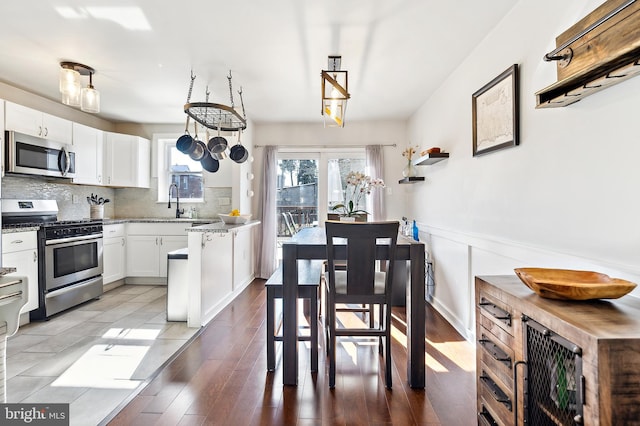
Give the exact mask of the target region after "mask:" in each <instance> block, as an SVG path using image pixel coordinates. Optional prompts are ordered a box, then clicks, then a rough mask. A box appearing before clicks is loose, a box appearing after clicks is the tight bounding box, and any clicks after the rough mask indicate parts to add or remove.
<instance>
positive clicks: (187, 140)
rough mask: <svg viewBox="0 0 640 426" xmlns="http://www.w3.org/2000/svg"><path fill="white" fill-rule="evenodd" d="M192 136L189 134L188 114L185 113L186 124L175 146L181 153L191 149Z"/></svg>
mask: <svg viewBox="0 0 640 426" xmlns="http://www.w3.org/2000/svg"><path fill="white" fill-rule="evenodd" d="M192 145H193V138H192V137H191V135H190V134H189V116H188V115H187V124H186V126H185V129H184V135H182V136H180V137H179V138H178V140H177V141H176V148H177V149H178V151H180V152H182V153H183V154H187V153H188V152H189V151H191V150H192V149H193V147H192Z"/></svg>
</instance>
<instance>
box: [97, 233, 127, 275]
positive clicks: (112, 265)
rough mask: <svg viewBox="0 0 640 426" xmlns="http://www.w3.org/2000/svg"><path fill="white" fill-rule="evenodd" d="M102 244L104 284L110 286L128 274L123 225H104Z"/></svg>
mask: <svg viewBox="0 0 640 426" xmlns="http://www.w3.org/2000/svg"><path fill="white" fill-rule="evenodd" d="M102 234H103V237H104V238H103V244H102V264H103V268H104V272H103V273H102V283H103V284H109V283H112V282H114V281H117V280H121V279H123V278H124V277H125V276H126V272H127V268H126V267H127V257H126V256H127V245H126V241H127V239H126V235H125V225H124V224H123V223H119V224H114V225H104V227H103V230H102Z"/></svg>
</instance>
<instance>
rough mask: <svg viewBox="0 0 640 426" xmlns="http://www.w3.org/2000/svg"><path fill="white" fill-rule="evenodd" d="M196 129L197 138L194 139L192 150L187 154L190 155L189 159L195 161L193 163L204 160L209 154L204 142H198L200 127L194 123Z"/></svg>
mask: <svg viewBox="0 0 640 426" xmlns="http://www.w3.org/2000/svg"><path fill="white" fill-rule="evenodd" d="M193 127H194V128H195V136H194V138H193V146H192V149H191V150H189V152H187V154H189V157H190V158H191V159H192V160H193V161H200V160H202V159H203V158H204V155H205V154H206V153H207V145H205V144H204V142H202V141H200V140H198V125H197V123H194V126H193Z"/></svg>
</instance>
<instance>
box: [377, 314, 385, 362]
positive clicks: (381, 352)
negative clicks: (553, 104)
mask: <svg viewBox="0 0 640 426" xmlns="http://www.w3.org/2000/svg"><path fill="white" fill-rule="evenodd" d="M378 309H379V312H378V314H379V315H378V321H379V323H378V324H379V325H378V328H379V329H382V327H383V325H384V324H385V321H384V318H385V317H384V309H385V305H380V306H378ZM382 341H383V339H382V336H380V337H378V353H379V354H380V355H382V354H383V350H384V348H383V347H382Z"/></svg>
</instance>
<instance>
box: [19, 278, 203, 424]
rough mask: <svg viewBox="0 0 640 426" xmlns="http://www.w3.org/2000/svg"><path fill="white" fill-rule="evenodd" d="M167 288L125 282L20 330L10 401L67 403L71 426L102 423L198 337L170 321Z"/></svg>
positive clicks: (182, 324)
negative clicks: (167, 310)
mask: <svg viewBox="0 0 640 426" xmlns="http://www.w3.org/2000/svg"><path fill="white" fill-rule="evenodd" d="M166 303H167V291H166V286H152V285H124V286H121V287H118V288H115V289H113V290H111V291H108V292H106V293H105V294H104V295H103V296H102V297H101V298H100V299H99V300H94V301H90V302H87V303H85V304H83V305H81V306H78V307H76V308H74V309H71V310H68V311H66V312H63V313H61V314H58V315H56V316H54V317H53V318H52V319H50V320H49V321H46V322H33V323H30V324H26V325H24V326H21V327H20V328H19V330H18V332H17V333H16V334H15V335H14V336H12V337H10V338H9V339H8V341H7V402H37V403H69V404H70V407H69V410H70V417H71V419H70V424H71V425H73V426H85V425H87V426H95V425H97V424H100V422H101V421H103V419H105V417H107V416H108V415H109V414H110V413H111V412H112V411H113V410H114V409H116V408H117V407H118V406H119V405H120V404H121V403H122V402H123V401H125V400H127V399H128V398H129V397H130V396H131V395H132V394H133V393H134V392H136V389H138V387H140V386H143V385H144V383H145V380H147V379H149V378H150V377H151V376H152V375H153V374H154V372H155V371H156V370H157V369H158V368H159V367H161V366H162V364H164V363H165V362H166V361H167V360H168V359H169V358H170V357H171V356H172V355H173V354H174V353H176V352H177V351H178V350H179V349H180V348H181V347H182V346H183V345H184V344H185V343H186V342H187V341H188V340H189V339H190V338H191V337H193V335H194V334H196V332H197V331H198V329H196V328H188V327H187V325H186V322H167V321H166Z"/></svg>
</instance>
